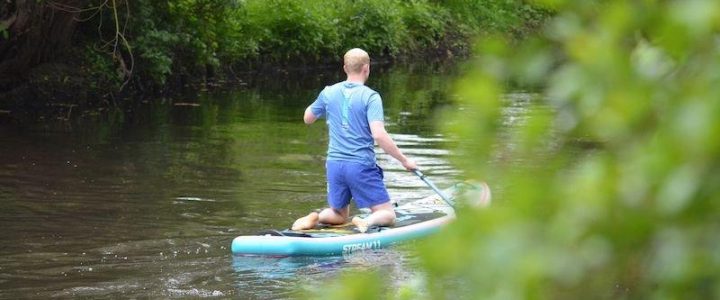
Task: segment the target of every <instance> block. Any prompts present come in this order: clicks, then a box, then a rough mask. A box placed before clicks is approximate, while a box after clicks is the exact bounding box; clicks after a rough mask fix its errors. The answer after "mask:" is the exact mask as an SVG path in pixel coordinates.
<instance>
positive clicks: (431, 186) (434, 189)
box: [413, 169, 455, 207]
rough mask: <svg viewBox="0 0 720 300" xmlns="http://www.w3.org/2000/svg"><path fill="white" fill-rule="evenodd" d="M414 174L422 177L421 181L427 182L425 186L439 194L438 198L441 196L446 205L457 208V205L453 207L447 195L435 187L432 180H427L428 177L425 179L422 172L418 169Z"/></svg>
mask: <svg viewBox="0 0 720 300" xmlns="http://www.w3.org/2000/svg"><path fill="white" fill-rule="evenodd" d="M413 173H415V175H417V177H420V180H422V181H423V182H425V184H427V185H428V186H429V187H430V188H431V189H432V190H433V191H435V193H437V194H438V196H440V198H442V199H443V201H445V203H447V205H450V206H452V207H455V205H453V204H452V203H451V202H450V199H448V198H447V196H445V194H443V193H442V192H441V191H440V190H439V189H438V188H437V186H435V184H434V183H432V181H430V179H427V177H425V174H423V173H422V172H420V170H418V169H415V170H413Z"/></svg>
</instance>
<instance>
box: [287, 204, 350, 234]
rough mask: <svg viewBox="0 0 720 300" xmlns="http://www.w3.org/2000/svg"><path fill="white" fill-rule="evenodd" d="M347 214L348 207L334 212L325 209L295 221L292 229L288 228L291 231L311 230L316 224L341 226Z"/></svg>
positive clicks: (333, 210) (348, 211)
mask: <svg viewBox="0 0 720 300" xmlns="http://www.w3.org/2000/svg"><path fill="white" fill-rule="evenodd" d="M349 213H350V210H349V207H346V208H344V209H341V210H336V209H333V208H326V209H323V210H322V211H321V212H320V213H317V212H311V213H310V214H308V215H307V216H304V217H302V218H300V219H297V220H296V221H295V223H293V225H292V227H290V229H292V230H305V229H312V228H315V226H317V224H318V223H325V224H332V225H342V224H345V222H346V220H347V217H348V214H349Z"/></svg>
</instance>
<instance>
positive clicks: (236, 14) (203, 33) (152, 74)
mask: <svg viewBox="0 0 720 300" xmlns="http://www.w3.org/2000/svg"><path fill="white" fill-rule="evenodd" d="M118 3H123V2H118ZM98 4H99V3H98ZM122 5H128V6H129V9H130V10H129V12H128V13H126V14H122V11H123V9H124V8H125V6H122ZM468 5H469V6H468ZM100 7H102V6H100ZM118 10H119V11H120V12H121V15H120V17H119V18H120V20H119V21H120V22H119V23H120V24H127V27H126V28H125V27H124V28H123V29H122V33H123V35H124V37H126V38H127V39H128V41H129V43H130V45H131V47H132V51H133V54H134V57H133V58H134V62H135V65H134V67H135V68H134V75H135V76H137V77H140V78H141V79H150V80H151V81H152V82H154V83H155V84H157V85H163V84H165V82H166V80H167V78H168V77H171V76H173V75H191V76H194V77H202V75H206V74H207V73H209V72H214V71H217V70H222V69H223V68H222V67H223V66H233V65H238V64H240V65H244V66H247V65H251V64H252V63H255V62H260V63H272V64H278V63H282V64H289V63H292V64H314V63H325V62H337V61H339V60H340V57H341V56H342V53H344V52H345V51H347V50H348V49H350V48H353V47H361V48H364V49H366V50H367V51H368V52H370V53H371V55H372V56H373V57H374V58H381V57H397V56H403V55H415V54H418V53H428V52H430V51H432V50H434V49H452V48H455V47H460V48H464V47H462V46H463V45H464V44H467V43H468V41H469V36H471V35H474V34H478V33H481V32H489V31H494V30H501V31H502V30H516V31H522V29H523V28H526V27H527V26H528V24H531V23H532V22H530V21H532V20H530V19H529V18H528V17H526V16H527V15H528V14H529V13H527V12H528V11H529V12H537V11H540V10H539V9H537V8H535V7H534V6H529V5H527V4H524V3H522V2H513V1H509V2H506V1H487V0H484V1H469V0H452V1H442V2H440V3H436V2H431V1H427V0H411V1H401V0H390V1H385V0H357V1H345V0H310V1H293V0H244V1H240V0H233V1H214V0H179V1H170V2H167V1H148V0H139V1H132V2H127V3H124V4H121V7H119V9H118ZM518 12H520V13H518ZM101 15H103V17H100V18H96V19H93V21H92V22H87V23H81V24H83V25H85V27H83V28H81V30H82V31H83V32H84V33H85V35H86V36H87V37H95V36H96V35H97V31H98V30H97V29H101V31H106V32H104V33H102V34H101V35H103V36H112V35H114V34H115V33H114V32H109V30H111V29H112V30H114V29H115V24H114V16H113V15H112V14H111V12H110V11H103V12H102V13H101ZM539 16H540V17H538V18H537V19H538V20H540V19H542V18H541V17H543V16H545V15H544V14H539ZM126 19H127V20H126ZM125 21H127V22H125ZM535 21H537V20H535ZM110 22H112V23H113V24H110ZM105 23H108V24H105ZM533 26H537V24H535V25H533ZM88 40H90V38H88ZM101 44H102V43H101ZM105 46H107V45H103V47H105ZM125 59H126V60H127V59H128V57H125ZM143 81H144V80H143Z"/></svg>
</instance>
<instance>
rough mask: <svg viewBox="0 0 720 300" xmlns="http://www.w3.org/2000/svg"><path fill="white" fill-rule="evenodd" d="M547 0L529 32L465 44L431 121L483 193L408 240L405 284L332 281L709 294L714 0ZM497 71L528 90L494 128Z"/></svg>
mask: <svg viewBox="0 0 720 300" xmlns="http://www.w3.org/2000/svg"><path fill="white" fill-rule="evenodd" d="M550 2H552V3H549V4H548V5H552V7H553V8H554V9H556V10H557V12H558V13H557V15H556V16H555V17H554V18H552V19H551V20H549V22H548V23H547V27H546V29H545V30H544V31H543V32H542V33H541V34H540V35H538V36H537V37H535V38H531V39H528V40H524V41H522V42H519V43H514V44H510V42H508V41H507V40H505V39H504V38H501V37H495V38H485V39H482V40H480V41H479V43H478V46H477V54H478V57H477V59H475V60H474V61H473V62H472V64H473V65H472V68H471V71H470V72H469V73H468V74H467V75H466V76H465V77H464V78H463V79H462V80H460V82H458V85H457V86H458V98H459V99H458V102H459V103H458V106H459V108H458V110H457V111H456V112H454V113H451V114H450V115H448V116H447V118H444V120H446V121H445V123H446V124H444V126H445V127H446V129H447V132H448V133H449V134H451V135H453V136H455V137H456V138H457V139H458V140H459V141H460V143H459V147H458V149H456V153H457V154H458V156H459V157H458V158H457V161H456V162H457V164H456V165H457V166H458V167H460V168H461V169H462V170H463V171H465V172H466V174H468V175H469V176H470V177H473V178H480V179H483V180H487V181H488V182H489V183H490V186H491V187H493V188H495V194H494V199H493V200H494V201H495V202H494V203H493V205H492V206H491V207H490V208H487V209H477V210H475V209H464V210H461V211H460V212H459V218H458V220H457V221H456V222H455V223H454V224H452V225H451V226H450V227H449V228H448V229H447V230H444V231H443V232H442V233H441V234H438V235H435V236H434V237H432V238H431V239H429V240H428V241H427V242H426V243H423V244H422V246H421V247H420V248H421V249H420V250H421V254H420V258H421V265H422V266H423V267H424V271H422V273H424V275H423V276H424V277H425V278H424V281H425V283H424V284H423V285H422V286H423V287H424V288H423V289H421V290H420V291H418V289H413V288H412V287H405V286H402V284H400V283H394V284H395V285H398V284H399V285H400V286H396V287H390V288H378V287H377V286H373V287H368V286H367V285H368V284H369V285H374V284H373V282H377V281H368V280H365V281H357V279H356V278H352V277H351V278H352V280H343V281H341V282H340V283H338V284H340V285H341V287H342V288H341V289H338V288H337V287H335V288H334V289H333V291H335V292H338V291H343V292H342V294H345V296H347V298H352V299H360V298H358V297H360V296H367V292H368V290H369V291H377V293H378V294H375V298H378V297H379V298H391V299H392V298H397V299H417V298H432V299H454V298H465V299H470V298H472V299H582V298H613V299H647V298H652V299H718V298H720V280H719V279H720V214H719V213H718V212H719V211H720V210H719V208H720V165H719V161H720V159H719V158H720V30H718V29H720V2H718V1H715V0H689V1H567V2H565V1H550ZM510 84H512V85H513V86H514V87H513V88H512V89H514V90H517V86H523V87H532V88H528V89H533V90H539V91H540V92H538V93H537V94H536V95H535V97H534V99H533V100H532V101H530V104H529V107H528V108H527V111H526V114H527V116H526V117H527V118H525V119H524V120H523V121H522V125H520V126H519V127H518V128H515V129H514V130H511V131H510V132H507V131H506V130H502V128H503V127H502V126H501V122H502V115H503V109H504V106H505V105H506V104H505V103H507V101H505V100H504V99H505V98H507V97H508V95H509V94H508V89H509V88H508V86H509V85H510ZM503 131H505V132H503ZM518 161H519V162H523V163H517V162H518ZM354 276H356V275H354ZM376 276H377V275H376ZM375 284H377V283H375ZM337 294H338V293H333V295H335V296H337ZM355 296H357V297H355ZM347 298H346V299H347Z"/></svg>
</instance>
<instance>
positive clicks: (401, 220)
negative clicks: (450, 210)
mask: <svg viewBox="0 0 720 300" xmlns="http://www.w3.org/2000/svg"><path fill="white" fill-rule="evenodd" d="M395 215H396V219H395V224H394V225H392V226H371V227H370V228H368V230H367V232H368V233H371V232H379V231H382V230H386V229H391V228H399V227H404V226H408V225H412V224H417V223H420V222H425V221H429V220H433V219H437V218H439V217H443V216H446V215H447V214H445V213H443V212H440V211H432V212H422V213H401V212H396V213H395ZM358 216H359V217H361V218H365V217H367V214H362V215H358ZM357 233H360V231H358V229H357V227H356V226H355V225H354V224H353V223H350V222H348V223H345V224H343V225H327V224H318V225H317V226H315V228H313V229H305V230H290V229H286V230H282V231H280V234H283V235H287V236H301V234H305V235H307V236H306V237H328V236H341V235H348V234H357Z"/></svg>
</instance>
